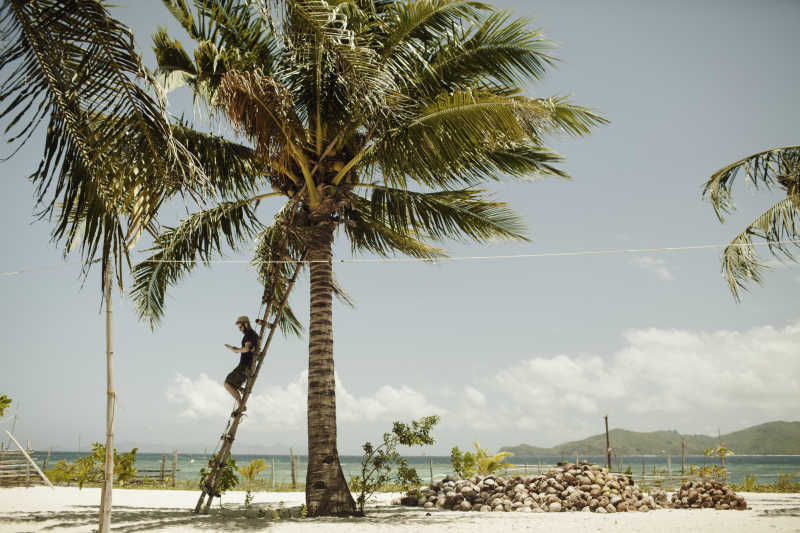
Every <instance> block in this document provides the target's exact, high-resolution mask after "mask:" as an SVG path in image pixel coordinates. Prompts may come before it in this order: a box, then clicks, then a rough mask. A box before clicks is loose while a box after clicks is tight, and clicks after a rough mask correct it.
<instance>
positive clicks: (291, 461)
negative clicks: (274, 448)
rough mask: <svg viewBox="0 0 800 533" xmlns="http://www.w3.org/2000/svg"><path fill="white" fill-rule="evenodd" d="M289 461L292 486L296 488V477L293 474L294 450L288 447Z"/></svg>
mask: <svg viewBox="0 0 800 533" xmlns="http://www.w3.org/2000/svg"><path fill="white" fill-rule="evenodd" d="M289 463H290V465H291V467H292V488H293V489H296V488H297V478H295V475H294V450H293V449H292V448H289Z"/></svg>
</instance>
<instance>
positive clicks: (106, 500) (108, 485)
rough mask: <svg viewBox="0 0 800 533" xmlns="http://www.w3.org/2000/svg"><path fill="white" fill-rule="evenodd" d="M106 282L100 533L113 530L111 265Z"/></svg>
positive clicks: (108, 267) (107, 267)
mask: <svg viewBox="0 0 800 533" xmlns="http://www.w3.org/2000/svg"><path fill="white" fill-rule="evenodd" d="M103 281H104V285H105V287H104V289H105V293H106V294H105V298H106V456H105V477H104V478H103V490H102V492H101V495H100V516H99V527H98V530H99V533H108V531H109V530H110V529H111V490H112V487H113V486H114V401H115V400H116V396H115V395H114V367H113V362H114V350H113V330H112V321H111V318H112V314H111V311H112V310H111V284H112V277H111V265H110V264H108V265H106V275H105V279H104V280H103Z"/></svg>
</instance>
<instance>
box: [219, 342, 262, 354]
mask: <svg viewBox="0 0 800 533" xmlns="http://www.w3.org/2000/svg"><path fill="white" fill-rule="evenodd" d="M225 347H226V348H227V349H229V350H230V351H232V352H233V353H247V352H252V351H255V348H254V347H253V343H252V342H250V341H245V343H244V346H243V347H241V348H237V347H236V346H231V345H230V344H226V345H225Z"/></svg>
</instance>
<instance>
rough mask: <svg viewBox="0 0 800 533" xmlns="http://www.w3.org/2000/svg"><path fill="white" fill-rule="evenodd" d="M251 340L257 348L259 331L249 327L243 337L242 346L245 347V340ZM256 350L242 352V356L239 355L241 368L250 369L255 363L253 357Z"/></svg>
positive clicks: (254, 347)
mask: <svg viewBox="0 0 800 533" xmlns="http://www.w3.org/2000/svg"><path fill="white" fill-rule="evenodd" d="M248 341H249V342H250V344H252V346H253V350H255V349H256V347H257V346H258V333H256V332H255V331H253V330H252V329H248V330H247V331H245V332H244V337H242V348H244V343H245V342H248ZM255 355H256V354H255V352H254V351H253V352H242V355H241V357H239V368H241V369H242V370H248V371H249V370H250V365H252V364H253V357H255Z"/></svg>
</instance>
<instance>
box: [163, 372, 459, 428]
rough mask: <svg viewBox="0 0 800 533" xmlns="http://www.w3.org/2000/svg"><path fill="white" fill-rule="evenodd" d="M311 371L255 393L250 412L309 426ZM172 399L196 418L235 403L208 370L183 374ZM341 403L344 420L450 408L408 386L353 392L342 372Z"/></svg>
mask: <svg viewBox="0 0 800 533" xmlns="http://www.w3.org/2000/svg"><path fill="white" fill-rule="evenodd" d="M307 375H308V374H307V372H305V371H304V372H302V373H301V374H300V376H299V377H298V378H297V379H296V380H295V381H293V382H291V383H289V384H288V385H286V386H285V387H279V386H270V387H267V389H266V390H265V391H264V392H260V393H258V394H253V395H252V396H251V397H250V399H249V401H248V403H247V415H248V416H249V417H250V419H251V420H253V421H258V423H259V424H260V425H262V426H264V427H268V428H282V429H302V428H304V427H305V424H306V391H307V383H308V380H307ZM166 395H167V400H168V401H169V402H171V403H174V404H177V405H178V406H179V407H180V409H181V412H180V415H181V416H183V417H186V418H190V419H198V418H204V417H212V416H219V415H224V414H225V413H227V412H229V410H231V409H233V407H234V402H233V399H232V398H231V397H230V395H229V394H228V393H227V392H226V391H225V389H224V388H223V386H222V383H219V382H216V381H213V380H211V379H210V378H209V377H208V376H206V375H205V374H200V376H199V377H198V378H196V379H191V378H188V377H186V376H183V375H180V374H178V375H177V376H175V378H173V380H172V382H171V383H170V385H169V388H168V389H167V393H166ZM336 407H337V418H338V421H339V422H356V423H358V422H374V421H378V420H396V419H398V418H420V417H422V416H426V415H430V414H431V413H438V414H444V413H446V412H447V411H446V410H445V409H443V408H441V407H437V406H435V405H432V404H431V403H430V402H429V401H428V400H427V399H426V398H425V396H424V395H423V394H422V393H420V392H418V391H416V390H414V389H412V388H411V387H408V386H406V385H399V386H392V385H383V386H382V387H380V388H378V390H376V391H375V393H374V394H372V395H365V396H357V395H354V394H352V393H350V392H349V391H348V390H347V389H345V387H344V386H343V385H342V383H341V381H340V380H339V377H338V375H337V376H336Z"/></svg>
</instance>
